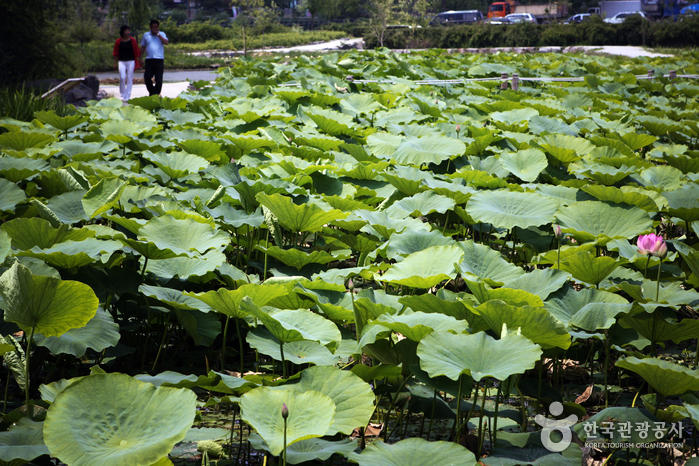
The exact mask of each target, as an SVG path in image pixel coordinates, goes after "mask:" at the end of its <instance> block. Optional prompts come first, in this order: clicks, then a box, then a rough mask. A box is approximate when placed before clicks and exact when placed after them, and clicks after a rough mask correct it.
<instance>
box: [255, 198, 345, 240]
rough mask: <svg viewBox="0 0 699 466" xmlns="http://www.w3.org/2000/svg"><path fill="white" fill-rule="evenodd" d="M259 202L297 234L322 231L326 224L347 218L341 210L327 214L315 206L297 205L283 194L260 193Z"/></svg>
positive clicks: (283, 224)
mask: <svg viewBox="0 0 699 466" xmlns="http://www.w3.org/2000/svg"><path fill="white" fill-rule="evenodd" d="M257 200H258V201H259V202H260V204H262V205H263V206H265V207H267V208H268V209H269V210H270V211H271V212H272V213H273V214H274V215H275V217H277V219H278V220H279V223H280V224H281V225H282V226H284V227H286V228H288V229H290V230H292V231H295V232H301V231H308V232H315V231H320V230H321V229H322V228H323V225H325V224H326V223H328V222H330V221H332V220H339V219H343V218H345V217H347V214H346V213H343V212H340V211H339V210H330V211H328V212H326V211H324V210H323V209H321V208H320V207H318V206H316V205H314V204H302V205H296V204H294V202H293V201H292V200H291V198H288V197H286V196H282V195H281V194H272V195H271V196H269V195H267V194H264V193H259V194H257Z"/></svg>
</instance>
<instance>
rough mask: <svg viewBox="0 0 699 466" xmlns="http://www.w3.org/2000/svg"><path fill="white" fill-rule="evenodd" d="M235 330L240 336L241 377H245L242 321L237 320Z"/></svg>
mask: <svg viewBox="0 0 699 466" xmlns="http://www.w3.org/2000/svg"><path fill="white" fill-rule="evenodd" d="M235 330H236V332H237V334H238V345H239V353H240V376H241V377H242V376H243V373H244V372H245V370H244V367H245V365H244V363H245V361H244V356H243V337H242V336H241V335H240V319H235Z"/></svg>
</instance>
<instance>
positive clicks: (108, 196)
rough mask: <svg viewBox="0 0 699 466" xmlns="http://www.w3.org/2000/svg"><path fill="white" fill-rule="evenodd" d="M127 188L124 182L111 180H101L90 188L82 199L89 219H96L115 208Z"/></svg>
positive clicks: (115, 179)
mask: <svg viewBox="0 0 699 466" xmlns="http://www.w3.org/2000/svg"><path fill="white" fill-rule="evenodd" d="M125 186H126V185H125V183H124V182H123V181H122V180H119V179H118V178H109V179H101V180H100V181H99V183H97V184H96V185H94V186H93V187H92V188H90V190H89V191H88V192H87V193H85V195H84V196H83V198H82V204H83V209H85V213H86V214H87V215H88V217H90V218H95V217H96V216H97V215H100V214H102V213H104V212H106V211H108V210H109V209H111V208H112V207H114V206H115V205H116V204H117V202H119V198H120V197H121V193H122V192H123V191H124V187H125Z"/></svg>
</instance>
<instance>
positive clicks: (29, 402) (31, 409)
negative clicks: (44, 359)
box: [24, 327, 36, 421]
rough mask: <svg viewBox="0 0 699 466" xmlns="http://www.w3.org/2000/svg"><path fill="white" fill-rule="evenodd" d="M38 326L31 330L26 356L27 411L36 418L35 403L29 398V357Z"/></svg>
mask: <svg viewBox="0 0 699 466" xmlns="http://www.w3.org/2000/svg"><path fill="white" fill-rule="evenodd" d="M35 329H36V327H32V329H31V331H30V332H29V340H27V357H25V358H24V398H25V400H26V403H27V413H28V414H29V419H31V420H32V421H33V420H34V403H32V400H30V399H29V386H30V385H31V384H30V380H29V357H30V356H31V354H32V340H34V330H35Z"/></svg>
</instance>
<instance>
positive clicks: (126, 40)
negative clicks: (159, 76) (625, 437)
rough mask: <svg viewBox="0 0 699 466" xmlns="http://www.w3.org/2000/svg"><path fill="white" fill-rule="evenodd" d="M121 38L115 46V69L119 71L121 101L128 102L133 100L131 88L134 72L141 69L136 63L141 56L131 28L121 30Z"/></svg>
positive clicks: (126, 27) (124, 27)
mask: <svg viewBox="0 0 699 466" xmlns="http://www.w3.org/2000/svg"><path fill="white" fill-rule="evenodd" d="M119 34H120V37H119V38H118V39H117V40H116V43H115V44H114V51H113V52H112V55H114V68H117V67H118V69H119V91H120V92H121V100H122V101H123V102H128V101H129V99H130V98H131V87H132V86H133V72H134V70H135V69H137V68H139V67H140V64H139V63H138V62H137V61H136V59H137V58H139V57H140V56H141V52H140V50H139V49H138V42H136V39H134V38H133V37H131V28H130V27H128V26H126V25H124V26H122V27H121V29H120V30H119Z"/></svg>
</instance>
